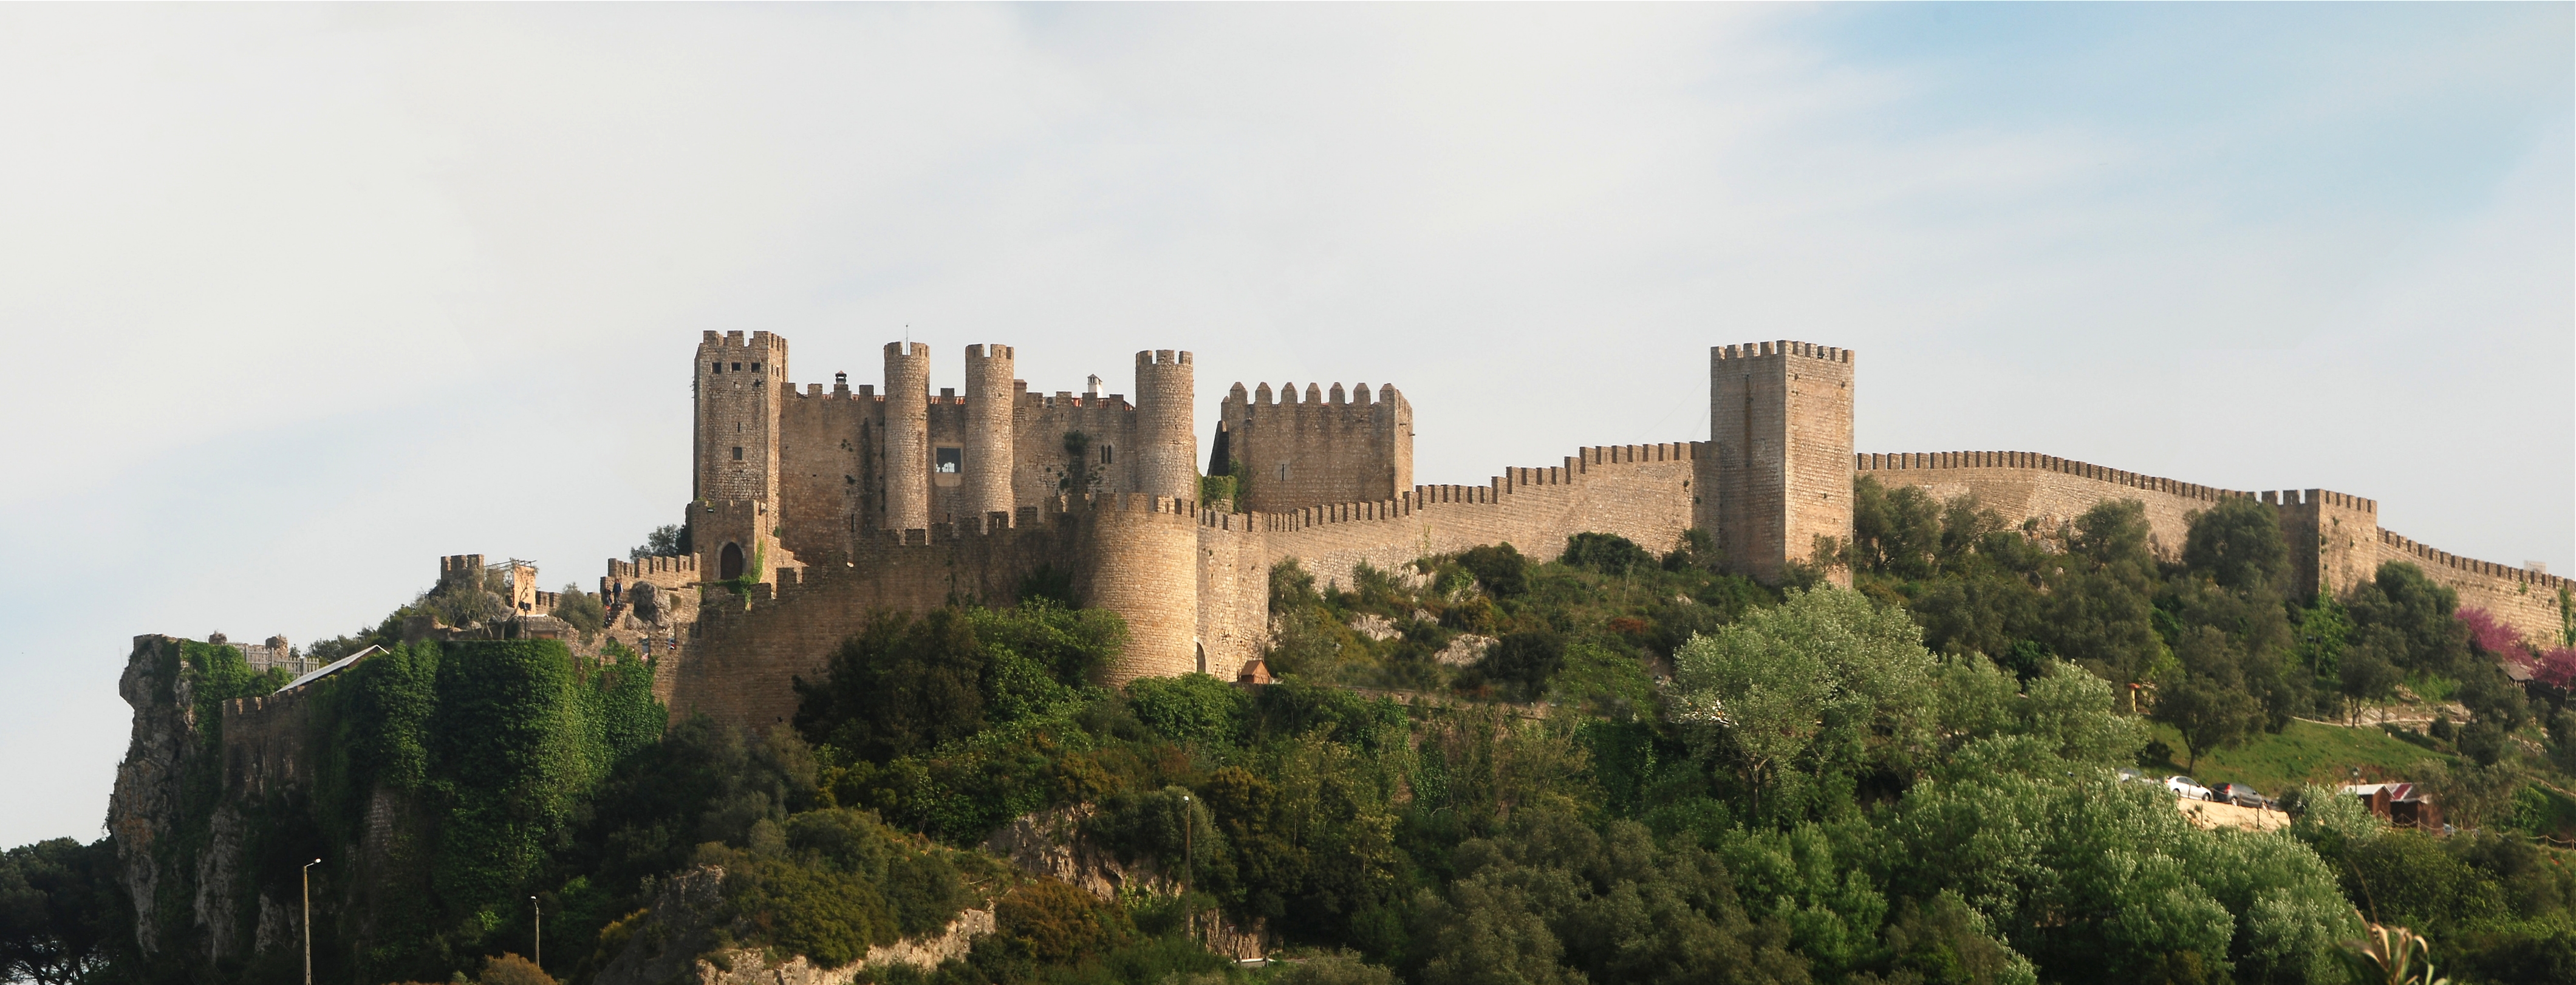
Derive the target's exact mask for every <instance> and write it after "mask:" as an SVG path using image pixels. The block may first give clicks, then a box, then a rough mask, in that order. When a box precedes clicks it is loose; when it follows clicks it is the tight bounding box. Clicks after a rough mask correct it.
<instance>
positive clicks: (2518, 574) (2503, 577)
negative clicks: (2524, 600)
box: [2379, 529, 2576, 604]
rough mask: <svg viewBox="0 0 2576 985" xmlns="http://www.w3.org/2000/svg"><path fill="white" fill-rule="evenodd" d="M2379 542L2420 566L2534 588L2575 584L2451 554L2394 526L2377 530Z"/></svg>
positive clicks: (2543, 574) (2386, 548) (2563, 578)
mask: <svg viewBox="0 0 2576 985" xmlns="http://www.w3.org/2000/svg"><path fill="white" fill-rule="evenodd" d="M2379 543H2380V544H2381V545H2382V546H2383V547H2384V548H2385V553H2394V554H2398V555H2401V556H2402V557H2403V559H2404V560H2408V561H2413V562H2415V563H2416V564H2418V565H2420V566H2425V567H2431V568H2441V569H2447V570H2451V571H2457V572H2462V573H2465V574H2471V575H2476V576H2478V577H2481V578H2493V579H2497V580H2500V581H2506V582H2514V583H2518V584H2522V585H2529V586H2532V587H2535V588H2544V589H2548V590H2549V591H2550V592H2552V593H2555V592H2556V591H2557V590H2558V589H2560V588H2566V587H2569V586H2571V585H2576V582H2571V581H2570V580H2569V579H2567V578H2565V577H2562V576H2559V575H2553V574H2548V573H2546V572H2540V571H2533V570H2531V569H2529V568H2518V567H2513V566H2510V565H2503V564H2497V563H2495V562H2493V561H2480V560H2478V559H2476V558H2471V557H2461V556H2460V555H2457V554H2453V553H2451V552H2449V551H2445V550H2440V549H2438V548H2435V547H2432V546H2430V545H2426V544H2422V543H2418V542H2416V540H2415V539H2414V538H2411V537H2406V536H2403V535H2400V534H2398V533H2397V532H2396V531H2393V530H2387V529H2382V530H2380V531H2379ZM2463 604H2465V603H2463Z"/></svg>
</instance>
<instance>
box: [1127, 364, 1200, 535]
mask: <svg viewBox="0 0 2576 985" xmlns="http://www.w3.org/2000/svg"><path fill="white" fill-rule="evenodd" d="M1195 372H1196V369H1195V367H1193V366H1191V365H1190V354H1189V353H1187V352H1174V351H1172V350H1170V349H1155V350H1152V351H1149V352H1139V353H1137V354H1136V437H1135V442H1136V464H1135V467H1134V471H1133V472H1132V473H1131V474H1133V475H1134V476H1135V477H1136V484H1135V486H1134V488H1135V490H1136V491H1138V492H1141V493H1146V494H1149V495H1154V496H1177V497H1179V498H1181V499H1186V500H1190V501H1193V502H1195V501H1197V500H1198V498H1199V462H1198V448H1199V439H1198V431H1197V429H1196V427H1195V426H1194V423H1193V418H1192V411H1191V407H1190V404H1191V401H1192V400H1193V399H1194V394H1195V393H1196V385H1195V382H1194V380H1193V379H1192V377H1193V374H1194V373H1195Z"/></svg>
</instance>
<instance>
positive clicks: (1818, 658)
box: [1673, 589, 1936, 813]
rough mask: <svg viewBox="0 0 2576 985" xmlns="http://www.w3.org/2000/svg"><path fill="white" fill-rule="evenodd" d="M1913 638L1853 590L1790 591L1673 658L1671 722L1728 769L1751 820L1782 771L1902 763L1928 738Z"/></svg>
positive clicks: (1900, 617) (1925, 663)
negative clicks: (1747, 794) (1744, 795)
mask: <svg viewBox="0 0 2576 985" xmlns="http://www.w3.org/2000/svg"><path fill="white" fill-rule="evenodd" d="M1921 640H1922V630H1920V629H1918V628H1916V626H1915V625H1914V623H1913V622H1912V621H1911V620H1909V619H1907V618H1906V616H1905V614H1904V613H1903V612H1900V611H1897V610H1894V609H1891V608H1881V607H1879V606H1878V605H1876V604H1875V603H1873V602H1871V601H1870V600H1869V599H1868V598H1867V597H1865V596H1862V595H1861V594H1860V593H1857V592H1851V591H1845V590H1840V589H1819V590H1816V591H1812V592H1794V591H1793V592H1791V593H1790V594H1789V596H1788V599H1787V601H1785V602H1783V603H1782V604H1781V605H1780V606H1779V607H1777V608H1772V609H1760V610H1754V611H1752V612H1748V613H1746V614H1745V616H1744V618H1743V619H1742V620H1741V621H1739V622H1737V623H1736V624H1735V625H1732V626H1728V627H1725V628H1724V629H1721V630H1719V631H1718V632H1716V633H1714V634H1711V635H1707V636H1701V637H1699V638H1698V639H1695V640H1692V641H1691V642H1690V643H1689V644H1688V645H1686V646H1684V647H1682V649H1681V651H1680V652H1679V653H1677V654H1675V655H1674V658H1673V663H1674V676H1673V694H1674V717H1675V719H1676V720H1678V721H1680V722H1682V723H1685V724H1686V725H1687V726H1689V727H1691V728H1693V729H1694V731H1695V734H1696V735H1698V736H1700V737H1701V740H1702V742H1703V745H1704V747H1705V748H1708V749H1710V750H1711V751H1714V752H1716V753H1717V754H1718V755H1719V756H1721V757H1722V758H1723V759H1725V760H1726V761H1729V762H1731V763H1733V764H1734V766H1735V769H1736V771H1737V772H1738V774H1739V775H1740V776H1741V777H1742V779H1743V781H1744V783H1745V785H1746V787H1747V789H1748V790H1749V791H1751V792H1752V794H1753V805H1754V809H1755V811H1756V812H1757V813H1759V811H1760V806H1761V794H1762V792H1763V791H1764V790H1765V789H1768V788H1771V787H1774V786H1776V785H1777V784H1778V783H1779V781H1780V779H1781V777H1782V774H1783V771H1785V770H1788V769H1790V768H1792V767H1795V766H1804V767H1807V768H1809V769H1811V770H1813V771H1816V772H1817V773H1819V774H1821V773H1823V772H1829V771H1848V770H1851V769H1854V768H1857V767H1859V766H1861V765H1862V764H1863V762H1864V760H1867V759H1872V758H1881V759H1883V758H1886V757H1890V756H1892V757H1894V758H1895V759H1898V760H1902V759H1904V758H1905V757H1906V756H1908V755H1910V754H1911V752H1912V751H1913V750H1914V748H1916V747H1917V746H1919V745H1920V744H1921V743H1923V742H1924V741H1926V740H1928V738H1929V727H1930V723H1931V720H1930V710H1931V706H1930V702H1929V701H1928V700H1927V697H1928V696H1927V694H1926V693H1925V692H1926V689H1927V688H1928V686H1929V685H1930V682H1931V678H1932V671H1933V668H1934V666H1935V665H1936V661H1935V660H1934V658H1933V656H1932V654H1931V653H1930V652H1928V651H1926V650H1924V649H1923V645H1922V642H1921ZM1811 753H1813V755H1812V756H1811V755H1810V754H1811Z"/></svg>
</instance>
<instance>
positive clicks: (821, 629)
mask: <svg viewBox="0 0 2576 985" xmlns="http://www.w3.org/2000/svg"><path fill="white" fill-rule="evenodd" d="M1006 519H1007V522H996V518H991V517H988V518H985V519H984V520H983V521H982V522H980V523H971V524H970V523H954V524H937V525H934V526H932V527H930V528H927V529H918V530H907V531H877V532H873V533H869V534H866V535H863V536H861V537H859V538H858V539H857V540H856V541H855V543H854V551H853V553H852V554H851V555H850V557H849V559H848V560H847V561H844V562H840V563H836V564H818V565H809V566H806V567H804V568H802V569H801V570H800V569H787V570H782V571H779V572H776V578H775V580H774V582H772V583H767V584H758V585H753V586H752V587H751V592H750V597H749V598H748V600H741V599H738V598H737V597H735V596H733V595H732V594H731V593H730V592H729V590H725V589H711V590H709V591H708V593H707V598H706V599H705V600H704V602H703V603H702V604H701V605H700V606H699V609H698V622H697V624H696V625H695V627H693V629H692V634H691V636H690V637H689V639H688V646H687V647H686V648H685V649H684V650H683V652H682V653H681V654H679V655H678V656H677V657H675V658H673V659H669V660H664V661H659V662H657V664H656V669H655V678H656V681H655V684H656V690H657V691H658V692H661V693H665V694H669V695H670V696H671V698H670V701H671V704H672V712H673V715H674V716H675V717H674V720H684V719H685V718H686V717H687V716H688V715H691V714H695V713H698V712H704V713H707V714H709V715H711V716H713V717H715V718H716V719H717V720H719V721H725V722H730V723H733V724H738V725H745V726H749V727H754V728H762V729H765V728H769V727H771V726H774V725H776V724H779V723H781V722H785V721H787V720H788V719H789V718H790V717H792V716H793V715H794V714H795V705H796V696H795V693H794V691H793V689H792V688H791V687H790V686H789V682H790V681H791V680H792V679H793V678H795V677H798V676H802V677H805V678H807V679H809V680H810V679H816V678H817V677H818V676H819V675H820V674H821V673H822V671H823V667H824V666H825V663H826V662H827V661H828V660H829V658H830V656H831V653H832V651H833V649H834V648H836V647H838V646H839V645H840V643H841V641H842V640H844V639H847V638H848V637H849V636H850V635H851V634H853V633H856V632H858V631H859V630H860V629H861V628H862V627H864V626H865V625H866V623H867V620H868V619H869V617H870V616H871V615H872V614H873V613H874V612H876V611H878V610H887V609H890V610H895V611H900V612H909V613H915V614H918V613H922V612H927V611H929V610H931V609H935V608H938V607H939V606H942V605H946V604H949V603H950V602H955V601H980V602H984V603H986V604H992V605H1008V604H1011V603H1014V602H1016V601H1018V598H1019V589H1020V586H1021V584H1022V583H1023V582H1024V581H1025V580H1026V579H1027V578H1028V577H1029V576H1030V575H1032V574H1035V573H1037V572H1038V571H1039V570H1040V569H1041V568H1052V569H1054V570H1057V571H1062V572H1066V573H1069V574H1072V575H1073V576H1074V588H1075V590H1076V592H1077V593H1078V594H1081V595H1083V596H1084V597H1085V598H1086V600H1087V601H1088V602H1090V603H1091V604H1094V605H1099V606H1101V607H1104V608H1108V609H1110V610H1112V611H1115V612H1117V613H1118V614H1119V615H1120V616H1122V617H1124V618H1125V619H1126V620H1127V622H1128V631H1129V634H1130V642H1129V646H1128V650H1127V654H1126V657H1125V659H1124V661H1123V662H1122V663H1121V664H1120V665H1118V666H1116V667H1112V668H1110V671H1109V676H1110V678H1111V679H1112V680H1113V681H1116V682H1120V683H1123V682H1125V681H1126V680H1129V679H1132V678H1134V677H1137V676H1143V675H1145V674H1148V673H1151V674H1177V673H1186V672H1188V671H1189V670H1191V669H1194V666H1195V663H1196V641H1195V639H1194V637H1195V636H1196V634H1197V633H1198V630H1199V626H1198V608H1197V605H1196V599H1195V595H1194V592H1193V589H1192V586H1194V585H1195V584H1196V578H1195V577H1194V576H1193V572H1192V570H1191V568H1192V567H1194V566H1195V565H1196V563H1197V559H1198V555H1199V545H1200V542H1201V541H1202V540H1203V539H1204V538H1205V532H1204V531H1203V530H1202V529H1201V528H1200V523H1199V521H1200V516H1199V514H1198V511H1197V510H1196V506H1195V504H1193V503H1190V502H1189V501H1187V500H1173V499H1166V498H1161V497H1150V496H1143V495H1138V494H1132V493H1129V494H1104V495H1101V496H1098V497H1093V498H1090V499H1088V500H1076V499H1059V500H1056V501H1054V502H1051V503H1050V504H1048V505H1047V506H1045V507H1036V506H1028V507H1021V508H1019V509H1018V510H1016V511H1015V512H1014V513H1012V514H1009V515H1007V517H1006ZM1268 587H1269V586H1268V582H1267V581H1263V582H1261V584H1260V589H1261V592H1262V595H1261V598H1262V599H1263V601H1264V602H1265V604H1266V602H1267V598H1268Z"/></svg>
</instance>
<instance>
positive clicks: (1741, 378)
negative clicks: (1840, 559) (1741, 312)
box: [1694, 341, 1853, 585]
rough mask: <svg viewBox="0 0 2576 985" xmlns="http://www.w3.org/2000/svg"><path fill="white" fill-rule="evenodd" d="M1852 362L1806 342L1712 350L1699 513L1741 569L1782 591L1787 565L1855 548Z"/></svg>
mask: <svg viewBox="0 0 2576 985" xmlns="http://www.w3.org/2000/svg"><path fill="white" fill-rule="evenodd" d="M1852 358H1853V357H1852V351H1851V350H1849V349H1836V348H1832V347H1829V346H1821V345H1815V344H1813V343H1808V342H1790V341H1780V342H1761V343H1753V344H1748V345H1728V346H1716V347H1713V348H1711V349H1710V350H1709V373H1708V375H1709V382H1708V438H1709V445H1710V446H1711V448H1712V449H1713V450H1714V451H1715V454H1714V455H1711V456H1709V457H1708V458H1707V459H1704V462H1705V463H1706V464H1705V465H1703V467H1702V469H1701V471H1700V478H1699V480H1698V481H1699V483H1700V487H1701V492H1700V494H1699V496H1698V497H1697V506H1696V508H1695V510H1694V512H1695V514H1696V515H1697V517H1698V522H1699V524H1700V526H1701V527H1703V528H1705V529H1707V530H1708V531H1709V533H1710V535H1711V536H1713V537H1715V538H1716V540H1717V546H1718V550H1719V551H1720V552H1721V553H1722V554H1724V555H1725V557H1726V558H1727V560H1728V561H1729V562H1731V563H1732V564H1733V565H1734V566H1735V568H1736V570H1738V571H1741V572H1743V573H1745V574H1748V575H1751V576H1753V577H1755V578H1758V579H1761V580H1763V581H1766V582H1776V581H1778V580H1779V579H1780V576H1781V573H1782V571H1783V569H1784V568H1785V567H1786V566H1787V565H1788V564H1789V562H1792V561H1800V562H1810V563H1813V562H1816V561H1819V560H1820V559H1819V558H1817V557H1816V556H1815V552H1816V547H1817V544H1818V541H1817V538H1819V537H1830V538H1832V539H1833V542H1834V543H1837V544H1843V543H1849V542H1850V541H1851V529H1852V507H1851V488H1852ZM1833 580H1834V582H1835V583H1836V584H1840V585H1849V584H1850V583H1851V572H1850V571H1848V570H1845V569H1835V570H1834V572H1833Z"/></svg>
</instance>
